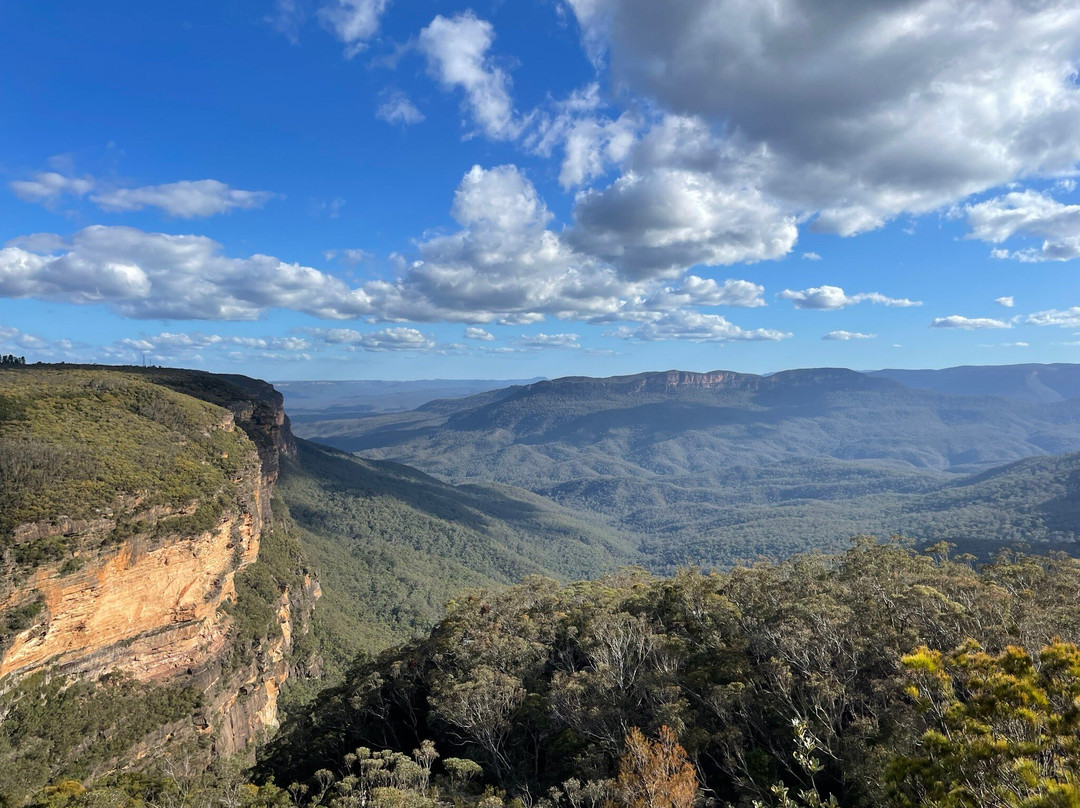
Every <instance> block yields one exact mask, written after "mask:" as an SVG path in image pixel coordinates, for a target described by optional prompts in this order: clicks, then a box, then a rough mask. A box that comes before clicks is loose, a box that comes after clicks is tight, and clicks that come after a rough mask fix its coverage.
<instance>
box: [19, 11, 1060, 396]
mask: <svg viewBox="0 0 1080 808" xmlns="http://www.w3.org/2000/svg"><path fill="white" fill-rule="evenodd" d="M0 25H2V26H3V28H4V30H5V31H6V32H7V33H8V36H7V37H5V46H4V48H3V49H0V103H2V104H3V106H4V111H5V114H4V125H3V126H2V127H0V174H2V176H0V244H2V245H4V246H3V249H0V352H4V353H8V352H13V353H16V354H25V355H26V356H27V358H28V360H30V361H35V360H44V361H58V360H65V361H104V362H132V361H142V357H143V356H144V355H145V356H146V357H147V358H148V360H149V361H151V362H155V363H161V364H170V365H180V366H189V367H202V368H207V369H210V370H217V371H225V372H244V373H248V374H251V375H255V376H261V377H265V378H270V379H304V378H308V379H313V378H327V379H332V378H342V379H347V378H357V379H360V378H386V379H407V378H431V377H444V378H449V377H458V378H463V377H473V378H522V377H527V376H537V375H544V376H551V377H554V376H560V375H569V374H589V375H607V374H614V373H629V372H638V371H643V370H656V369H667V368H681V369H688V370H708V369H716V368H727V369H735V370H743V371H752V372H766V371H773V370H779V369H782V368H789V367H805V366H820V365H839V366H848V367H855V368H874V367H942V366H947V365H955V364H1000V363H1013V362H1072V361H1078V359H1080V283H1078V280H1077V273H1076V269H1077V266H1078V263H1080V190H1078V188H1077V181H1076V180H1075V179H1074V177H1076V175H1077V173H1078V166H1080V85H1078V80H1077V75H1078V70H1080V8H1078V7H1077V5H1076V3H1075V2H1072V0H1056V1H1055V0H1048V2H1045V3H1041V4H1038V5H1037V6H1033V5H1032V4H1030V3H1027V2H1021V0H1013V1H1012V2H1009V1H1008V0H989V1H987V0H978V2H975V1H974V0H971V1H967V0H950V1H949V2H946V0H882V2H879V3H873V4H867V3H864V2H856V1H855V0H837V1H836V2H830V3H823V2H820V0H818V1H817V2H811V0H778V2H776V3H771V4H754V3H745V2H739V0H683V2H680V3H679V4H676V5H672V4H668V3H659V2H656V0H567V1H566V2H564V0H515V2H503V1H498V2H474V3H471V4H470V3H457V2H449V1H448V0H437V1H436V2H424V3H420V2H405V0H276V1H275V0H263V1H261V2H256V1H255V0H224V1H219V2H202V3H197V2H186V3H143V4H132V3H121V2H100V3H94V4H86V3H74V2H67V3H65V2H41V3H9V4H6V5H5V6H4V7H3V9H0Z"/></svg>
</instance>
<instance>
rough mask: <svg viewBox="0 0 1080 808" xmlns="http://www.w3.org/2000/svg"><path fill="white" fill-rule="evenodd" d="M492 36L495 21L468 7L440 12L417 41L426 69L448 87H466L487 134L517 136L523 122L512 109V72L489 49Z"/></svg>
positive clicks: (468, 102)
mask: <svg viewBox="0 0 1080 808" xmlns="http://www.w3.org/2000/svg"><path fill="white" fill-rule="evenodd" d="M494 41H495V28H494V27H493V26H492V24H491V23H490V22H488V21H487V20H481V19H479V18H478V17H477V16H476V15H475V14H473V13H472V12H471V11H466V12H463V13H461V14H458V15H456V16H454V17H444V16H442V15H441V14H440V15H438V16H436V17H435V19H433V20H432V21H431V23H430V24H429V25H428V26H427V27H426V28H424V29H423V30H422V31H421V32H420V36H419V47H420V50H421V51H422V52H423V53H424V55H425V56H426V57H427V64H428V72H429V73H431V75H432V76H434V77H435V78H436V79H437V80H438V81H439V82H440V83H441V84H442V85H443V86H444V87H446V88H448V89H460V90H461V91H462V92H464V93H465V100H466V105H467V106H468V108H469V111H470V113H471V114H472V117H473V119H474V120H475V121H476V123H477V125H478V126H479V127H480V128H481V129H482V130H483V132H484V134H485V135H487V136H488V137H490V138H492V139H495V140H513V139H514V138H516V137H517V136H518V134H519V133H520V132H521V128H522V123H521V121H520V120H519V119H518V117H517V115H516V114H515V112H514V102H513V100H512V98H511V96H510V76H509V75H507V73H506V71H505V70H503V69H502V68H501V67H499V66H498V65H496V64H494V63H493V61H492V59H491V57H490V55H489V51H490V50H491V46H492V44H493V43H494Z"/></svg>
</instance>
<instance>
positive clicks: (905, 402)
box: [302, 366, 1080, 569]
mask: <svg viewBox="0 0 1080 808" xmlns="http://www.w3.org/2000/svg"><path fill="white" fill-rule="evenodd" d="M1049 368H1051V370H1047V369H1046V368H1041V366H1030V367H1021V368H1014V369H1008V368H1005V369H1003V368H986V369H983V370H985V371H986V373H985V374H984V375H985V376H986V377H987V378H985V379H982V377H980V376H979V373H978V372H977V371H978V370H979V369H957V370H956V372H955V373H951V372H949V371H918V372H913V373H919V374H923V375H922V376H920V377H919V378H921V379H922V380H923V381H921V382H920V384H925V385H931V384H942V385H943V384H944V383H945V382H943V381H942V379H945V380H946V381H948V382H949V384H951V383H952V381H951V380H952V379H955V378H956V377H957V376H959V377H962V378H968V379H982V380H981V381H979V382H978V384H975V383H974V382H973V387H974V388H975V389H977V390H980V391H984V392H985V391H998V390H1000V391H1001V394H995V395H988V394H980V395H959V394H952V393H944V392H938V391H936V390H932V389H923V388H922V387H920V388H916V387H912V386H908V385H906V384H904V383H902V382H900V381H897V380H896V379H892V378H888V377H887V376H886V375H884V374H886V373H890V372H882V373H878V374H863V373H857V372H855V371H851V370H843V369H828V368H825V369H811V370H793V371H786V372H783V373H776V374H773V375H771V376H756V375H751V374H741V373H730V372H714V373H686V372H678V371H670V372H665V373H646V374H638V375H634V376H619V377H613V378H608V379H590V378H580V377H570V378H564V379H556V380H554V381H544V382H538V383H535V384H531V385H525V386H512V387H509V388H505V389H502V390H495V391H489V392H486V393H481V394H479V395H476V396H471V397H467V398H463V399H457V400H448V401H446V400H444V401H435V402H431V403H429V404H427V405H424V406H423V407H420V408H418V409H417V410H414V411H412V412H407V413H396V414H386V415H380V416H373V417H370V418H363V419H345V420H342V419H335V418H333V417H332V416H331V417H327V418H326V419H325V420H322V421H315V420H309V421H308V422H307V423H305V424H304V425H303V427H302V434H304V435H305V436H307V437H309V438H311V439H313V440H317V441H319V442H323V443H327V444H330V445H333V446H336V447H337V448H340V449H343V450H346V451H352V452H356V453H358V454H361V455H363V456H364V457H368V458H381V459H389V460H394V461H397V462H401V463H407V464H409V465H412V466H415V467H417V468H420V469H423V470H424V471H427V472H429V473H431V474H434V475H436V476H440V477H442V478H445V479H447V480H450V481H453V482H459V483H460V482H466V481H484V482H498V483H503V484H508V485H515V486H519V487H522V488H527V489H528V490H530V491H533V492H534V493H537V494H540V495H542V496H545V497H548V498H550V499H552V500H554V501H555V502H558V503H559V504H562V505H564V506H566V507H569V508H572V509H574V510H577V511H579V512H582V513H585V514H589V515H592V516H594V517H598V518H601V519H603V520H605V521H606V523H607V524H608V525H610V526H611V527H612V529H614V530H616V531H618V532H620V533H622V534H625V535H628V536H631V537H634V538H636V539H637V541H638V543H639V545H638V546H639V548H640V550H641V552H642V563H644V564H645V565H646V566H649V567H651V568H654V569H671V568H672V567H673V566H675V565H679V564H684V563H696V564H701V565H705V566H712V565H715V564H726V563H731V562H733V561H737V560H748V559H753V558H755V557H759V556H761V555H768V556H785V555H790V554H791V553H792V552H798V551H803V550H808V549H812V548H815V547H819V548H820V547H829V546H835V545H836V544H837V543H838V542H842V541H844V540H846V539H847V538H848V537H849V536H851V535H853V534H856V533H863V532H872V533H876V534H880V535H890V534H892V533H895V532H902V533H904V534H905V535H909V536H912V537H914V538H916V539H920V540H927V541H935V540H938V539H941V538H948V539H949V540H952V541H981V540H983V539H985V538H986V535H985V532H984V531H985V530H986V529H987V528H989V527H993V526H1002V527H1003V530H1004V534H1002V533H994V535H995V536H999V535H1008V536H1009V540H1017V537H1018V536H1019V535H1020V534H1021V533H1022V534H1023V535H1024V536H1025V537H1026V540H1030V541H1055V542H1071V541H1072V540H1073V539H1074V538H1075V533H1074V531H1073V530H1072V529H1071V527H1070V526H1068V525H1067V524H1063V523H1062V522H1061V520H1056V517H1055V513H1056V509H1057V508H1058V507H1059V505H1061V503H1060V502H1059V501H1058V500H1057V499H1056V498H1054V497H1048V498H1047V500H1046V502H1043V501H1042V500H1040V499H1039V497H1040V496H1041V495H1040V494H1039V493H1038V492H1037V491H1031V492H1030V494H1031V498H1030V499H1028V500H1025V502H1024V503H1023V507H1024V513H1026V514H1027V516H1026V517H1025V518H1024V519H1023V520H1021V523H1020V524H1017V523H1016V510H1015V508H1013V507H1008V508H1001V509H995V506H994V503H995V502H996V501H998V500H995V498H994V497H984V496H981V494H980V493H979V492H980V491H985V490H986V487H987V486H988V485H990V483H983V485H982V487H981V488H980V487H977V486H976V483H978V482H979V480H980V479H981V478H978V477H973V476H971V475H975V474H984V473H987V472H989V471H990V470H991V469H994V468H996V467H1000V466H1005V465H1007V464H1010V463H1013V462H1015V461H1018V460H1022V459H1024V458H1028V457H1035V456H1047V455H1062V454H1066V453H1069V452H1076V451H1080V399H1078V398H1075V397H1069V396H1071V393H1072V391H1073V387H1071V386H1070V385H1074V384H1075V383H1076V379H1077V375H1078V374H1077V372H1076V369H1075V367H1073V366H1049ZM936 374H943V375H942V376H938V375H936ZM934 379H937V380H938V381H936V382H935V381H934ZM1025 379H1026V380H1027V381H1026V382H1024V381H1023V380H1025ZM995 385H998V386H995ZM1025 385H1026V386H1025ZM1021 388H1022V389H1046V390H1050V389H1053V390H1055V391H1057V392H1055V394H1054V400H1052V401H1045V400H1036V401H1032V400H1027V399H1026V398H1025V396H1022V395H1017V394H1015V393H1016V391H1017V390H1018V389H1021ZM1047 397H1049V396H1048V395H1044V396H1042V397H1041V398H1047ZM1028 398H1030V397H1028ZM999 473H1000V474H1003V475H1008V474H1010V473H1014V472H1010V471H1009V470H1008V469H1004V468H1002V469H1001V470H1000V472H999ZM1062 475H1064V477H1066V478H1067V477H1068V475H1067V474H1066V473H1065V472H1062ZM992 476H993V475H992ZM1059 476H1060V475H1059ZM1063 485H1071V483H1070V482H1068V481H1066V482H1065V483H1063ZM973 486H975V487H973ZM969 494H970V495H971V498H970V499H969V498H968V495H969ZM1012 504H1015V502H1013V503H1012ZM1033 525H1034V529H1032V530H1028V528H1030V527H1032V526H1033ZM1063 527H1064V529H1063ZM942 530H945V531H946V533H945V535H944V536H942V535H941V531H942Z"/></svg>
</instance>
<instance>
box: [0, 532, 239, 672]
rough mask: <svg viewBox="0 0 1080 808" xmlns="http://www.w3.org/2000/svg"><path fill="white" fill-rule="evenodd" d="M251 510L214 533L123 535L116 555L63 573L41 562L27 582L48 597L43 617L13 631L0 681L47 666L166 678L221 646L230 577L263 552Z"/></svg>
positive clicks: (231, 588) (196, 663) (196, 664)
mask: <svg viewBox="0 0 1080 808" xmlns="http://www.w3.org/2000/svg"><path fill="white" fill-rule="evenodd" d="M259 528H260V525H259V520H258V519H257V516H256V515H255V514H252V513H240V514H231V515H227V517H226V518H225V519H223V520H222V521H221V522H220V523H219V524H218V525H217V526H216V527H215V528H214V529H213V530H211V531H207V532H206V533H203V534H201V535H198V536H192V537H185V538H182V539H179V540H176V541H174V542H172V543H168V544H165V545H164V546H161V547H157V548H154V549H150V550H147V551H144V552H138V551H137V549H136V548H137V546H138V542H125V543H124V544H123V545H121V546H120V547H119V548H118V549H117V550H116V551H115V552H114V553H113V554H112V555H111V556H107V557H105V558H103V559H101V560H100V561H95V562H92V563H90V564H88V565H87V566H85V567H84V568H83V569H82V570H81V571H79V572H77V573H75V574H72V575H67V576H64V577H60V576H59V573H58V567H57V565H53V566H51V567H46V568H43V569H39V570H37V571H36V572H35V573H34V576H33V578H32V579H31V580H30V581H29V582H28V583H27V585H26V588H27V589H30V590H35V591H37V592H38V593H39V594H40V597H41V598H42V600H43V601H44V604H45V613H46V615H47V618H46V624H45V625H44V627H42V626H34V627H32V628H30V629H28V630H27V631H24V632H23V633H22V634H20V635H19V636H18V637H16V638H15V642H14V643H12V645H11V646H10V647H9V648H8V650H7V652H6V653H5V654H4V656H3V660H2V661H0V678H3V677H5V676H7V675H8V674H11V673H16V672H18V673H23V674H25V673H30V672H32V671H34V670H37V669H39V668H41V667H43V666H45V665H50V666H55V667H56V669H57V670H58V671H59V672H62V673H86V672H92V671H102V670H104V669H108V670H109V671H124V672H126V673H130V674H131V675H132V676H134V677H135V678H136V679H139V680H143V681H146V680H155V681H163V680H167V679H169V678H170V677H172V676H175V675H178V674H182V673H185V672H186V671H187V670H188V669H189V668H195V667H199V666H201V665H203V664H204V663H205V662H206V661H207V660H208V659H210V658H212V657H214V656H216V655H217V654H219V653H221V651H222V650H223V646H224V643H225V639H226V634H227V630H228V622H229V617H228V615H227V614H226V613H225V612H224V611H222V610H221V606H222V604H223V603H224V601H225V600H226V599H229V598H231V597H232V596H233V595H234V593H235V589H234V585H233V578H234V576H235V574H236V571H237V570H238V569H240V568H241V567H242V566H244V565H246V564H249V563H251V562H252V561H254V560H255V558H256V557H257V556H258V552H259V536H260V529H259Z"/></svg>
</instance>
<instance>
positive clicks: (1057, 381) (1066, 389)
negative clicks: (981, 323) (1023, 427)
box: [867, 364, 1080, 403]
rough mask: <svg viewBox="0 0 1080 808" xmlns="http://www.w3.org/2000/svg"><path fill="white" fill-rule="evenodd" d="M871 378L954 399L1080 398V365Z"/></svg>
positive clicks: (884, 373)
mask: <svg viewBox="0 0 1080 808" xmlns="http://www.w3.org/2000/svg"><path fill="white" fill-rule="evenodd" d="M867 375H869V376H875V377H881V378H887V379H894V380H895V381H898V382H901V383H902V384H906V385H907V386H908V387H915V388H918V389H920V390H936V391H937V392H939V393H948V394H950V395H960V396H1003V397H1005V398H1015V399H1017V400H1019V401H1034V402H1042V403H1049V402H1053V401H1065V400H1066V399H1070V398H1080V365H1065V364H1057V365H1000V366H981V365H965V366H962V367H955V368H945V369H943V370H895V369H890V370H877V371H873V372H871V373H869V374H867Z"/></svg>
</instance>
